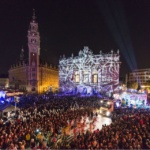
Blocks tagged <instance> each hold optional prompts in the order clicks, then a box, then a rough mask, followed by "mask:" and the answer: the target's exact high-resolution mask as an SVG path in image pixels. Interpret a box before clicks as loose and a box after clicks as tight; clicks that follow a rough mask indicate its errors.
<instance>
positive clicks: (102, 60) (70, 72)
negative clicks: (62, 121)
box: [59, 47, 120, 94]
mask: <svg viewBox="0 0 150 150" xmlns="http://www.w3.org/2000/svg"><path fill="white" fill-rule="evenodd" d="M119 58H120V55H119V51H117V53H114V52H113V51H111V52H110V53H108V54H103V53H102V52H101V51H100V54H97V55H94V54H93V52H92V51H91V50H90V49H89V48H88V47H84V49H83V50H80V51H79V55H78V56H76V57H74V56H73V55H72V56H71V57H70V58H65V56H63V58H60V60H59V88H60V91H62V92H68V93H74V94H78V93H82V94H93V93H97V92H102V91H108V90H109V91H110V92H113V91H115V90H117V89H118V85H119V68H120V61H119Z"/></svg>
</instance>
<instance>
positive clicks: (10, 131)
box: [0, 95, 150, 150]
mask: <svg viewBox="0 0 150 150" xmlns="http://www.w3.org/2000/svg"><path fill="white" fill-rule="evenodd" d="M17 105H18V107H20V110H19V111H16V116H15V119H12V120H10V121H8V122H7V123H5V124H4V122H3V121H2V120H1V121H0V149H12V150H17V149H22V150H23V149H28V148H31V149H150V126H149V123H150V110H149V109H129V108H124V109H117V110H115V111H114V112H113V114H112V116H111V117H112V123H111V124H110V125H108V126H106V125H103V127H102V129H101V130H99V129H96V130H90V129H89V130H84V127H85V126H86V122H85V121H83V120H84V118H89V119H90V120H92V121H91V122H92V123H93V122H94V118H96V117H97V116H98V114H97V112H96V111H95V110H96V109H99V107H100V103H99V98H97V97H86V98H81V97H53V96H46V95H42V96H37V95H29V96H24V97H22V98H21V100H20V102H19V103H18V104H17ZM81 120H82V125H83V130H79V131H78V132H77V131H76V128H79V125H81V124H79V123H81Z"/></svg>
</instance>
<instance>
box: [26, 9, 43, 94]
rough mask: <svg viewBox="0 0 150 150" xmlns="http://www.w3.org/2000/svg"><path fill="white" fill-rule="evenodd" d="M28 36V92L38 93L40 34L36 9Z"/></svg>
mask: <svg viewBox="0 0 150 150" xmlns="http://www.w3.org/2000/svg"><path fill="white" fill-rule="evenodd" d="M27 37H28V49H29V62H28V64H29V67H28V92H31V93H36V92H38V91H39V89H38V88H39V56H40V35H39V31H38V23H37V22H36V17H35V11H34V10H33V16H32V20H31V22H30V26H29V30H28V36H27Z"/></svg>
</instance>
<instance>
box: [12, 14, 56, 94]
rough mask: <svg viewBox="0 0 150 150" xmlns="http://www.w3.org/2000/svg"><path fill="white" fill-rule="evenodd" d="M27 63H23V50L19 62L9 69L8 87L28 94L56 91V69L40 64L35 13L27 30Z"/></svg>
mask: <svg viewBox="0 0 150 150" xmlns="http://www.w3.org/2000/svg"><path fill="white" fill-rule="evenodd" d="M27 38H28V61H24V59H23V58H24V50H23V49H22V51H21V55H20V62H19V63H17V64H14V65H12V66H11V68H10V69H9V83H10V87H13V88H16V89H23V90H25V91H27V92H29V93H41V92H45V91H47V90H49V89H52V90H53V91H54V90H57V89H58V68H56V67H52V65H49V64H48V63H44V64H43V63H41V62H40V34H39V31H38V23H37V21H36V17H35V13H34V12H33V16H32V20H31V22H30V26H29V30H28V36H27Z"/></svg>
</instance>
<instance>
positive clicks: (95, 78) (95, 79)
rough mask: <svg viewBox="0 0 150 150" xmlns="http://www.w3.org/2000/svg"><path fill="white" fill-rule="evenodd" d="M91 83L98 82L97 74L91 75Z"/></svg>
mask: <svg viewBox="0 0 150 150" xmlns="http://www.w3.org/2000/svg"><path fill="white" fill-rule="evenodd" d="M92 82H93V83H97V82H98V75H97V74H93V75H92Z"/></svg>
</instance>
